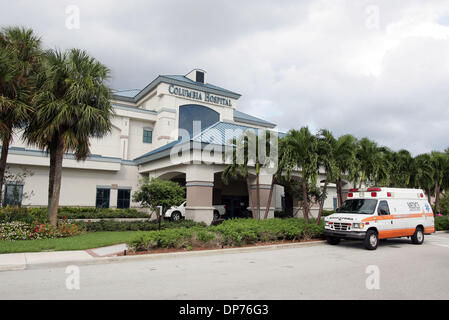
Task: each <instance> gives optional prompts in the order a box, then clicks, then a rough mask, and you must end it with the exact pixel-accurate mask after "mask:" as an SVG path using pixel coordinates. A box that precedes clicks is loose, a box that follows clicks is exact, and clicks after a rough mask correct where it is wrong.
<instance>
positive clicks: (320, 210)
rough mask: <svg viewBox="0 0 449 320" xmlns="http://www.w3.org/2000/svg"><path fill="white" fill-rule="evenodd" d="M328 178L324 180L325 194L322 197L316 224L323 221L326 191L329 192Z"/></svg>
mask: <svg viewBox="0 0 449 320" xmlns="http://www.w3.org/2000/svg"><path fill="white" fill-rule="evenodd" d="M327 184H328V182H327V180H325V181H324V187H323V196H322V197H321V199H320V208H319V210H318V218H317V219H316V224H317V225H319V224H320V221H321V215H322V214H323V207H324V201H326V198H327V197H326V192H327Z"/></svg>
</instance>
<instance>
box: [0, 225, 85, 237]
mask: <svg viewBox="0 0 449 320" xmlns="http://www.w3.org/2000/svg"><path fill="white" fill-rule="evenodd" d="M79 233H80V229H79V227H78V226H77V225H73V224H70V223H60V224H58V226H57V227H55V226H53V225H51V224H48V223H32V224H30V223H25V222H22V221H13V222H5V223H0V240H8V241H14V240H35V239H52V238H63V237H71V236H74V235H77V234H79Z"/></svg>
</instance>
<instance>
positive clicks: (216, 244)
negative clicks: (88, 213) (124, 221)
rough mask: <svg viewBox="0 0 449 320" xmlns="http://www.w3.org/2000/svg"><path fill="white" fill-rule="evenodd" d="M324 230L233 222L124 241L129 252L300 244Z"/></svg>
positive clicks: (295, 222)
mask: <svg viewBox="0 0 449 320" xmlns="http://www.w3.org/2000/svg"><path fill="white" fill-rule="evenodd" d="M323 232H324V227H323V224H322V223H321V224H320V225H316V224H314V221H312V223H311V224H306V223H305V221H304V220H302V219H295V218H290V219H268V220H253V219H233V220H227V221H224V222H223V223H222V224H220V225H218V226H211V227H202V228H201V227H191V228H177V229H166V230H161V231H149V232H141V233H139V234H138V235H137V236H136V238H135V239H133V240H131V241H129V242H128V246H129V247H130V250H131V251H134V252H139V251H152V250H157V249H161V248H175V249H187V250H192V249H194V248H222V247H234V246H244V245H249V244H258V243H273V242H281V241H304V240H310V239H313V238H321V237H322V236H323Z"/></svg>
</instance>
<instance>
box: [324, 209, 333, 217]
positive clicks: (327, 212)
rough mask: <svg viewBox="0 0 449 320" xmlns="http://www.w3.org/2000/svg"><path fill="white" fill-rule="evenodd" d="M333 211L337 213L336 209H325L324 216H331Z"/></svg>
mask: <svg viewBox="0 0 449 320" xmlns="http://www.w3.org/2000/svg"><path fill="white" fill-rule="evenodd" d="M333 213H335V210H323V213H322V216H323V217H327V216H330V215H331V214H333Z"/></svg>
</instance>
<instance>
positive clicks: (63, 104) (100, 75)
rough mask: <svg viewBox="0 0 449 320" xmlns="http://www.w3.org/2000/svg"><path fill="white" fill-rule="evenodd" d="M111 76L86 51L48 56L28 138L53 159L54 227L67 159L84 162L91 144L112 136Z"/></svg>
mask: <svg viewBox="0 0 449 320" xmlns="http://www.w3.org/2000/svg"><path fill="white" fill-rule="evenodd" d="M108 74H109V69H108V68H107V67H105V66H104V65H103V64H101V63H100V62H98V61H96V60H95V59H94V58H92V57H90V56H89V55H88V54H87V53H86V52H84V51H81V50H78V49H71V50H69V51H68V52H65V53H61V52H60V51H58V50H49V51H47V52H46V53H45V59H44V71H43V73H42V77H41V78H40V79H39V83H38V93H37V94H36V96H35V97H34V99H33V104H34V106H35V109H36V112H35V114H34V116H33V118H32V119H31V121H30V124H29V126H28V127H27V128H26V130H25V132H24V136H25V137H26V139H27V141H28V142H29V143H31V144H36V145H37V146H38V147H40V148H41V149H44V150H47V151H48V152H49V154H50V172H49V204H48V216H49V220H50V223H51V224H53V225H56V223H57V212H58V206H59V195H60V190H61V177H62V162H63V156H64V153H65V152H68V151H73V152H74V154H75V157H76V159H77V160H85V159H86V158H87V157H88V156H89V154H90V143H89V138H90V137H92V136H94V135H96V136H103V135H104V134H106V133H108V132H109V131H110V130H111V117H112V116H113V109H112V106H111V103H110V100H109V99H110V96H111V92H110V89H109V88H108V87H107V86H106V85H105V81H106V79H107V77H108Z"/></svg>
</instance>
